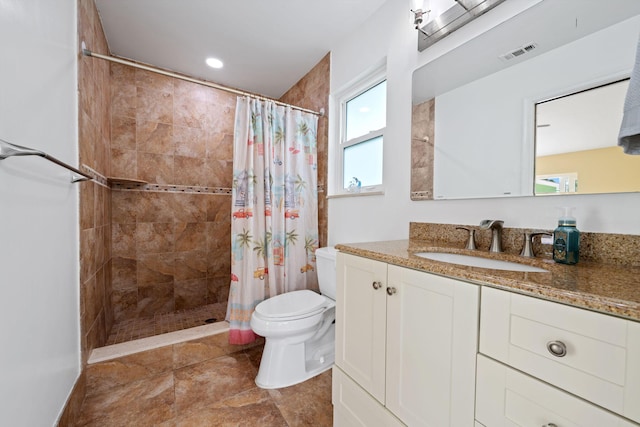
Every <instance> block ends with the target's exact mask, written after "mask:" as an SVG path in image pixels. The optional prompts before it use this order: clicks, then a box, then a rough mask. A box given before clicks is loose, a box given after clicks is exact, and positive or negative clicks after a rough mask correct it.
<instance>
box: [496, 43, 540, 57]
mask: <svg viewBox="0 0 640 427" xmlns="http://www.w3.org/2000/svg"><path fill="white" fill-rule="evenodd" d="M536 47H538V45H537V44H536V43H529V44H526V45H524V46H521V47H519V48H517V49H514V50H512V51H511V52H507V53H505V54H503V55H500V56H499V58H500V59H502V60H503V61H509V60H510V59H513V58H517V57H519V56H522V55H524V54H525V53H529V52H531V51H532V50H534V49H535V48H536Z"/></svg>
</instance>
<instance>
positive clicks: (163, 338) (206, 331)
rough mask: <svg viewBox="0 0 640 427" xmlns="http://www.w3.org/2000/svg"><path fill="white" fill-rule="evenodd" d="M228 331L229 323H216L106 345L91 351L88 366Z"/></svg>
mask: <svg viewBox="0 0 640 427" xmlns="http://www.w3.org/2000/svg"><path fill="white" fill-rule="evenodd" d="M227 331H229V322H226V321H223V322H216V323H211V324H209V325H203V326H196V327H194V328H189V329H183V330H181V331H175V332H168V333H166V334H162V335H155V336H152V337H146V338H140V339H137V340H133V341H128V342H123V343H119V344H113V345H108V346H105V347H99V348H95V349H93V351H92V352H91V355H90V356H89V360H88V361H87V364H88V365H91V364H93V363H99V362H105V361H108V360H112V359H116V358H118V357H123V356H128V355H131V354H135V353H140V352H142V351H147V350H154V349H156V348H160V347H165V346H168V345H173V344H178V343H181V342H185V341H191V340H195V339H199V338H204V337H208V336H211V335H217V334H221V333H225V332H227Z"/></svg>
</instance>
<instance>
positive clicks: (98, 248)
mask: <svg viewBox="0 0 640 427" xmlns="http://www.w3.org/2000/svg"><path fill="white" fill-rule="evenodd" d="M94 230H95V235H94V236H95V245H94V248H95V250H94V256H95V259H94V271H95V270H97V269H98V268H99V267H100V266H102V264H104V227H96V228H95V229H94Z"/></svg>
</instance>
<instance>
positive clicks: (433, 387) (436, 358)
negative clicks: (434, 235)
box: [333, 253, 479, 427]
mask: <svg viewBox="0 0 640 427" xmlns="http://www.w3.org/2000/svg"><path fill="white" fill-rule="evenodd" d="M478 306H479V287H478V286H476V285H473V284H469V283H466V282H462V281H458V280H454V279H449V278H445V277H442V276H438V275H434V274H430V273H425V272H419V271H416V270H411V269H408V268H403V267H398V266H395V265H388V264H386V263H383V262H379V261H374V260H371V259H367V258H363V257H358V256H353V255H350V254H344V253H339V254H338V259H337V299H336V362H335V364H336V366H335V367H334V383H333V403H334V424H335V425H337V426H339V425H363V426H372V425H385V426H386V425H389V426H391V425H402V424H403V423H404V424H406V425H411V426H413V425H415V426H418V425H419V426H434V427H443V426H472V425H473V424H474V401H475V366H476V353H477V342H478V341H477V340H478Z"/></svg>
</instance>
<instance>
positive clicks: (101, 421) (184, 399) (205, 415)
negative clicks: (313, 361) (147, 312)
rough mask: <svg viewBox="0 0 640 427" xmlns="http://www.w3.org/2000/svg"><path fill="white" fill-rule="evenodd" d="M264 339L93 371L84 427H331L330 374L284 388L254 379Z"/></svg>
mask: <svg viewBox="0 0 640 427" xmlns="http://www.w3.org/2000/svg"><path fill="white" fill-rule="evenodd" d="M262 348H263V340H260V341H258V343H257V345H255V344H254V345H253V346H251V345H248V346H244V347H238V346H231V345H229V344H228V334H227V333H219V334H217V335H212V336H208V337H204V338H200V339H197V340H192V341H187V342H183V343H178V344H173V345H169V346H165V347H161V348H158V349H153V350H149V351H145V352H141V353H136V354H132V355H129V356H124V357H120V358H118V359H114V360H111V361H107V362H100V363H96V364H91V365H88V366H87V369H86V378H87V380H86V381H87V382H86V389H87V396H86V398H85V401H84V403H83V405H82V408H81V411H80V416H79V418H78V420H77V423H76V425H77V426H96V427H97V426H100V427H109V426H136V427H138V426H160V427H169V426H171V427H197V426H216V427H218V426H251V427H253V426H257V427H263V426H265V427H269V426H319V427H322V426H331V425H332V423H333V407H332V405H331V370H329V371H327V372H325V373H323V374H321V375H319V376H317V377H314V378H312V379H310V380H308V381H306V382H304V383H302V384H298V385H295V386H291V387H286V388H282V389H278V390H263V389H260V388H258V387H257V386H256V385H255V383H254V379H255V376H256V374H257V371H258V367H259V364H260V357H261V355H262Z"/></svg>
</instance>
